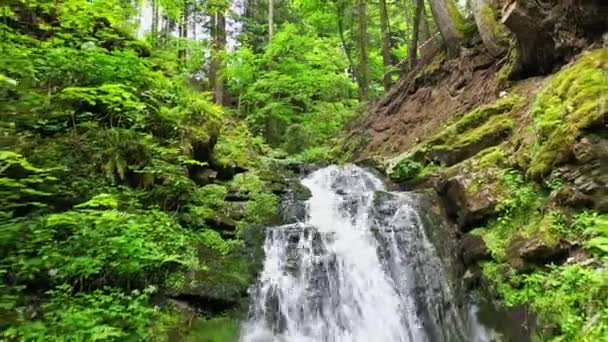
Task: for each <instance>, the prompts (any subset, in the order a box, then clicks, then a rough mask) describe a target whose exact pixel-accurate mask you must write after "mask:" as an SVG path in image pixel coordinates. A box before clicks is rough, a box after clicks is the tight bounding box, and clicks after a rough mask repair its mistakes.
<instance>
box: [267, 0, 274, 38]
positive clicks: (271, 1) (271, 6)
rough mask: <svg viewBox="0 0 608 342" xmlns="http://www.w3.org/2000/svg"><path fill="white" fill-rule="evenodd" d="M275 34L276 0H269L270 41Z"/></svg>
mask: <svg viewBox="0 0 608 342" xmlns="http://www.w3.org/2000/svg"><path fill="white" fill-rule="evenodd" d="M273 35H274V0H268V43H270V42H271V41H272V36H273Z"/></svg>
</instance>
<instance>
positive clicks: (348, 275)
mask: <svg viewBox="0 0 608 342" xmlns="http://www.w3.org/2000/svg"><path fill="white" fill-rule="evenodd" d="M302 183H303V184H304V185H305V186H307V187H308V188H309V189H310V191H311V193H312V197H311V198H310V199H309V200H308V202H307V217H306V219H305V220H303V222H300V223H295V224H289V225H284V226H279V227H273V228H269V229H268V230H267V236H266V242H265V247H264V249H265V253H266V259H265V263H264V269H263V271H262V273H261V275H260V278H259V281H258V283H257V285H256V286H255V288H254V289H253V292H252V297H253V302H252V308H251V317H250V319H249V321H248V322H246V323H245V324H244V326H243V328H242V334H241V341H242V342H270V341H276V342H279V341H281V342H372V341H379V342H407V341H416V342H417V341H486V340H489V336H490V334H489V333H488V331H487V330H486V329H483V328H481V327H479V326H476V325H475V324H474V323H471V321H472V320H471V319H470V318H471V317H470V316H467V315H466V313H467V310H460V309H458V307H457V305H456V304H455V303H456V299H455V297H454V295H453V294H452V289H451V287H450V286H449V284H448V281H447V277H446V276H445V275H444V273H445V272H444V268H443V265H442V262H441V260H440V259H439V257H438V256H437V253H436V252H435V249H434V247H433V245H432V244H431V243H430V242H429V239H428V238H427V234H426V233H425V229H424V226H423V224H422V220H421V218H420V216H419V215H418V213H417V211H416V209H415V208H414V202H415V201H416V195H415V194H411V193H395V192H386V190H385V188H384V185H383V184H382V181H380V180H379V179H378V178H377V177H375V176H374V175H373V174H371V173H369V172H367V171H365V170H363V169H361V168H358V167H356V166H346V167H336V166H331V167H327V168H325V169H322V170H319V171H316V172H314V173H312V174H311V175H310V176H308V177H307V178H305V179H304V180H303V181H302ZM461 311H464V312H465V313H464V314H462V313H461Z"/></svg>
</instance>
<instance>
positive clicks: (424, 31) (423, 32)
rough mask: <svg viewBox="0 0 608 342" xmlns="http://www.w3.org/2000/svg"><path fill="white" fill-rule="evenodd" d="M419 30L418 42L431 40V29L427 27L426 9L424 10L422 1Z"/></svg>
mask: <svg viewBox="0 0 608 342" xmlns="http://www.w3.org/2000/svg"><path fill="white" fill-rule="evenodd" d="M418 30H419V38H420V39H418V40H419V41H421V42H423V43H424V42H426V41H427V40H429V39H431V28H430V27H429V20H428V19H427V15H426V9H425V8H424V0H422V13H421V16H420V27H419V28H418Z"/></svg>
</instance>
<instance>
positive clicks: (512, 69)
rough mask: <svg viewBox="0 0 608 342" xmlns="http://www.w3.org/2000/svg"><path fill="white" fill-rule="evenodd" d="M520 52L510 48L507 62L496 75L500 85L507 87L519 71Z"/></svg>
mask: <svg viewBox="0 0 608 342" xmlns="http://www.w3.org/2000/svg"><path fill="white" fill-rule="evenodd" d="M518 61H519V50H518V49H516V48H510V49H509V52H508V54H507V62H506V63H505V64H504V65H503V66H502V67H501V68H500V70H498V72H497V73H496V79H497V81H498V84H499V85H501V86H503V85H505V84H506V83H507V82H508V81H509V80H510V79H511V78H512V77H513V75H514V74H515V73H517V71H518Z"/></svg>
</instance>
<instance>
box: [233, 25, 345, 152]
mask: <svg viewBox="0 0 608 342" xmlns="http://www.w3.org/2000/svg"><path fill="white" fill-rule="evenodd" d="M346 67H347V65H346V63H345V59H344V56H343V55H342V52H341V51H340V49H339V48H338V44H337V41H336V40H335V39H333V38H325V37H323V38H322V37H318V36H315V35H314V34H313V33H312V32H310V31H309V30H307V29H305V28H299V27H297V26H296V25H285V26H284V27H283V28H282V29H281V30H280V31H279V32H277V34H276V35H275V37H274V38H273V40H272V42H271V43H270V44H269V45H268V46H267V48H266V50H265V52H264V54H263V55H260V56H256V55H254V54H252V52H251V50H248V49H244V50H241V51H239V52H237V53H235V54H234V55H232V56H230V57H229V60H228V66H227V69H226V73H227V74H228V75H231V76H233V79H232V80H231V82H230V83H229V86H231V90H232V91H233V92H238V93H239V94H240V95H239V98H240V101H241V104H240V106H241V108H242V110H241V111H242V113H243V114H244V115H246V117H247V121H248V122H249V123H250V125H251V127H252V128H253V129H254V130H255V131H256V132H259V133H262V134H263V135H264V137H265V138H266V140H267V141H268V142H269V143H270V144H271V145H274V146H279V145H281V144H282V143H283V142H286V144H287V145H286V146H285V147H286V148H287V149H288V150H290V151H291V150H293V151H294V152H299V151H302V150H304V149H305V148H307V147H311V145H312V146H314V145H315V144H320V143H321V142H326V141H323V140H324V139H326V138H328V137H329V136H330V135H331V134H335V133H336V132H337V131H338V130H339V129H340V128H341V127H342V126H343V125H344V123H345V122H346V120H347V119H348V117H349V116H350V115H351V114H350V113H352V109H353V107H354V102H353V98H354V96H355V91H354V84H353V82H352V81H351V80H349V78H348V75H347V74H345V73H344V69H345V68H346ZM254 75H255V76H256V77H254ZM336 113H339V115H336ZM294 124H295V125H296V126H292V125H294ZM288 127H291V130H290V131H289V132H288V131H287V129H288ZM296 127H298V128H299V132H302V133H303V134H304V135H308V136H309V137H308V138H307V139H305V140H302V139H298V137H294V133H295V129H296ZM290 139H291V142H289V140H290ZM294 140H296V141H297V142H299V144H294V142H295V141H294Z"/></svg>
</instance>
